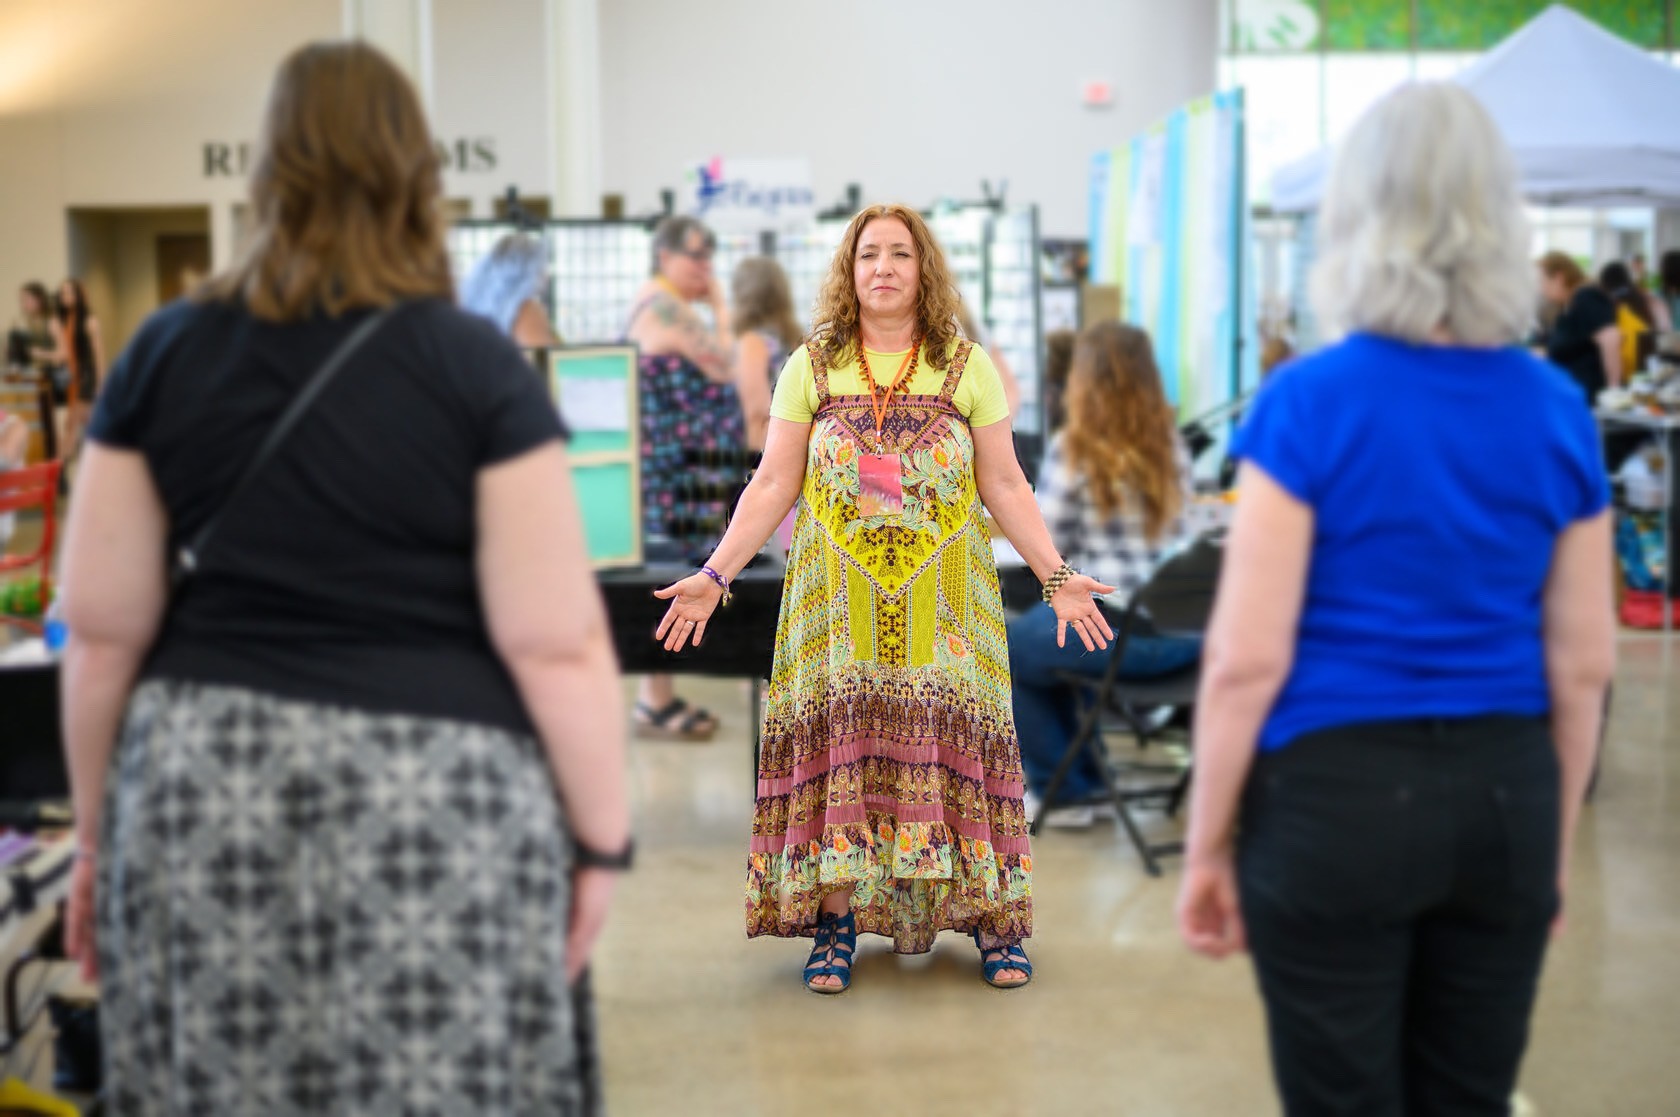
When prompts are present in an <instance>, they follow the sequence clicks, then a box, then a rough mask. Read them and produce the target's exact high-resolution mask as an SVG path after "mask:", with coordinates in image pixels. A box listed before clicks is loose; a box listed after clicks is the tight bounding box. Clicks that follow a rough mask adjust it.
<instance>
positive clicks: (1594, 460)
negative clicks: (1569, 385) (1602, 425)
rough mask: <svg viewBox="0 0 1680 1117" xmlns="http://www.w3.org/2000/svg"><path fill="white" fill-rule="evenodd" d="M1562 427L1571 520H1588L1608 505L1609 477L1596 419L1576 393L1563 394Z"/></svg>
mask: <svg viewBox="0 0 1680 1117" xmlns="http://www.w3.org/2000/svg"><path fill="white" fill-rule="evenodd" d="M1567 406H1568V407H1569V418H1568V423H1567V426H1566V428H1565V429H1566V431H1567V436H1566V437H1567V440H1568V454H1569V459H1568V460H1569V467H1570V487H1569V500H1570V504H1571V505H1572V506H1573V508H1572V511H1573V515H1572V516H1571V517H1570V518H1571V519H1572V520H1589V519H1591V518H1592V517H1594V516H1596V515H1598V514H1599V513H1600V512H1602V511H1604V509H1605V508H1607V507H1609V505H1610V478H1609V475H1608V474H1607V473H1606V471H1605V468H1604V443H1603V440H1602V436H1601V435H1600V434H1599V429H1598V421H1597V420H1596V419H1594V418H1593V413H1592V411H1591V410H1590V409H1589V408H1588V407H1587V406H1586V404H1585V402H1584V401H1583V400H1582V399H1581V397H1580V393H1578V392H1570V393H1569V394H1568V397H1567Z"/></svg>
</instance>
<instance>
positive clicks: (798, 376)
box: [770, 345, 822, 423]
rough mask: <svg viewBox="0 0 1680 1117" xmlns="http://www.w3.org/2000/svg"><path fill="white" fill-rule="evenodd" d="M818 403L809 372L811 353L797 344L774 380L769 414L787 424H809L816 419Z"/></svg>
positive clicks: (815, 389)
mask: <svg viewBox="0 0 1680 1117" xmlns="http://www.w3.org/2000/svg"><path fill="white" fill-rule="evenodd" d="M821 404H822V401H821V400H820V399H818V398H817V378H816V375H815V374H814V373H813V372H812V371H811V352H810V350H808V349H806V348H805V347H804V346H803V345H801V346H800V347H799V348H797V349H795V350H794V351H793V352H792V353H789V354H788V359H787V363H786V364H784V365H782V371H781V373H780V374H778V375H777V377H776V393H775V395H774V396H772V397H771V399H770V415H771V417H773V418H776V419H783V420H786V421H787V422H789V423H809V422H810V421H811V420H812V419H815V418H816V417H817V408H818V407H819V406H821Z"/></svg>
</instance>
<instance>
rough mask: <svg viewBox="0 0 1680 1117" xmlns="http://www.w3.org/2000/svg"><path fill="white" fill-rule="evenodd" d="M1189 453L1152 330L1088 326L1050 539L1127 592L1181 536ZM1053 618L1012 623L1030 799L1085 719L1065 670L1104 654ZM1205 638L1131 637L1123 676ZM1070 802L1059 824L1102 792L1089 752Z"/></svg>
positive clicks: (1077, 359) (1070, 782)
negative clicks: (1059, 635)
mask: <svg viewBox="0 0 1680 1117" xmlns="http://www.w3.org/2000/svg"><path fill="white" fill-rule="evenodd" d="M1189 495H1190V456H1189V453H1188V452H1187V451H1186V450H1185V447H1184V445H1183V443H1182V441H1181V440H1180V439H1179V437H1178V430H1177V426H1176V423H1175V421H1174V417H1173V411H1172V407H1171V406H1170V405H1169V404H1168V403H1167V399H1166V395H1165V393H1164V392H1163V391H1162V389H1161V373H1160V370H1159V369H1158V368H1157V367H1156V364H1155V352H1154V348H1153V346H1152V345H1151V344H1150V340H1149V335H1148V334H1146V333H1144V332H1143V331H1142V330H1139V329H1136V328H1134V327H1132V326H1126V325H1122V324H1121V323H1119V322H1102V323H1099V324H1097V325H1095V326H1089V327H1087V328H1086V329H1085V330H1084V331H1083V332H1081V333H1080V335H1079V337H1078V339H1077V340H1076V341H1075V342H1074V346H1073V363H1072V367H1071V368H1070V369H1069V372H1068V382H1067V425H1066V426H1065V427H1064V428H1063V429H1062V430H1061V431H1060V432H1059V433H1058V434H1057V435H1056V436H1055V437H1054V438H1052V439H1051V441H1050V445H1049V447H1048V448H1047V450H1046V451H1045V456H1044V466H1043V469H1042V470H1040V472H1039V478H1038V506H1039V510H1040V511H1041V512H1042V513H1043V514H1044V521H1045V523H1047V524H1049V525H1050V536H1051V538H1052V539H1054V540H1055V542H1056V546H1057V547H1059V548H1060V549H1061V551H1062V553H1063V554H1065V555H1067V556H1068V559H1069V561H1070V562H1073V563H1075V564H1077V565H1079V566H1081V567H1082V568H1083V569H1085V570H1089V571H1090V572H1091V575H1092V576H1093V577H1095V578H1097V579H1098V580H1100V581H1103V582H1106V583H1108V584H1110V585H1113V586H1117V587H1119V591H1120V594H1121V595H1125V594H1129V593H1130V592H1131V591H1132V590H1134V589H1136V588H1137V587H1138V586H1139V585H1141V584H1142V583H1143V582H1144V581H1145V580H1147V578H1148V577H1149V574H1150V571H1151V570H1152V569H1153V568H1154V566H1155V563H1156V562H1157V560H1158V559H1159V557H1160V554H1161V552H1162V551H1164V550H1166V549H1168V548H1170V547H1172V546H1173V545H1174V544H1176V543H1178V542H1179V541H1180V540H1182V539H1183V538H1184V535H1185V533H1186V530H1187V529H1186V527H1185V523H1184V516H1183V513H1184V506H1185V504H1186V503H1187V502H1188V500H1189ZM1050 619H1051V618H1049V617H1046V616H1044V615H1043V614H1042V613H1039V612H1037V611H1036V610H1035V611H1032V612H1028V613H1024V614H1022V615H1021V616H1019V617H1016V618H1015V619H1014V620H1012V621H1010V622H1009V675H1010V679H1011V680H1012V682H1013V683H1014V705H1015V727H1016V729H1017V730H1018V731H1019V733H1020V734H1021V760H1022V763H1023V765H1024V766H1025V768H1026V773H1027V787H1028V790H1029V792H1031V793H1032V797H1034V798H1036V797H1037V796H1039V795H1042V794H1043V792H1044V788H1045V786H1046V785H1047V784H1048V783H1049V782H1050V777H1051V775H1052V773H1054V772H1055V770H1056V765H1057V763H1058V762H1059V761H1060V760H1061V759H1062V755H1063V754H1064V753H1066V752H1067V747H1068V743H1069V742H1070V741H1071V740H1072V739H1073V734H1074V731H1075V729H1076V728H1077V715H1078V711H1077V709H1076V708H1075V704H1074V701H1073V696H1072V695H1071V694H1070V693H1069V691H1068V688H1067V687H1066V685H1065V684H1063V683H1061V682H1060V681H1059V680H1058V678H1057V676H1058V675H1059V674H1060V673H1061V672H1065V671H1077V672H1080V673H1082V674H1087V675H1090V676H1092V677H1099V676H1101V675H1102V673H1103V672H1104V670H1106V669H1107V667H1108V659H1107V657H1106V656H1098V655H1088V654H1086V653H1085V651H1084V649H1081V648H1076V647H1065V646H1061V645H1057V644H1053V643H1051V642H1050V641H1049V640H1046V639H1044V637H1045V636H1046V635H1047V634H1048V633H1049V630H1050V626H1049V622H1050ZM1200 648H1201V644H1200V641H1198V640H1193V639H1191V640H1185V639H1177V638H1171V637H1160V636H1139V635H1133V636H1131V637H1130V638H1128V639H1127V641H1126V648H1125V652H1124V655H1125V659H1124V660H1123V661H1122V663H1121V666H1120V672H1121V674H1122V675H1124V676H1126V677H1129V678H1146V677H1149V676H1152V675H1161V674H1165V673H1167V672H1170V671H1176V670H1179V669H1181V668H1182V667H1184V666H1185V665H1186V664H1188V663H1190V662H1191V661H1192V660H1194V659H1195V658H1196V656H1197V654H1198V653H1199V652H1200ZM1063 788H1064V790H1063V793H1062V795H1061V798H1062V799H1063V800H1064V801H1065V802H1067V803H1069V804H1070V805H1069V806H1066V807H1060V808H1056V809H1054V810H1052V811H1051V813H1050V814H1049V815H1047V816H1046V817H1045V820H1044V821H1045V823H1046V824H1048V825H1053V826H1088V825H1090V824H1091V822H1092V821H1093V819H1094V818H1095V813H1096V812H1095V808H1094V807H1093V806H1092V805H1091V804H1090V803H1088V802H1085V800H1090V799H1094V798H1097V797H1099V796H1104V795H1106V787H1105V785H1104V783H1103V777H1102V773H1100V772H1098V771H1097V770H1096V767H1095V765H1094V764H1093V763H1092V762H1091V761H1089V760H1085V761H1084V762H1083V764H1082V766H1081V767H1076V768H1074V769H1073V770H1072V771H1071V772H1070V773H1069V774H1068V777H1067V782H1066V783H1065V784H1064V785H1063Z"/></svg>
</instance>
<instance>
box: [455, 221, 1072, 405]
mask: <svg viewBox="0 0 1680 1117" xmlns="http://www.w3.org/2000/svg"><path fill="white" fill-rule="evenodd" d="M848 223H849V222H848V219H846V218H840V217H825V218H820V219H818V220H817V221H815V222H813V223H812V224H811V225H809V226H808V227H806V228H805V229H803V230H801V231H798V232H793V233H785V232H784V233H780V234H776V235H774V236H771V235H764V236H759V235H754V234H725V235H720V236H719V237H718V240H717V253H716V255H715V256H714V257H713V272H714V274H715V275H716V276H717V279H718V282H719V283H721V284H723V285H724V287H725V290H726V291H727V289H728V285H729V282H730V278H731V277H732V276H733V275H734V272H735V268H736V266H737V265H739V264H740V262H741V261H742V260H744V259H746V258H747V257H749V256H756V255H766V254H767V255H772V256H774V257H775V258H776V260H777V261H778V262H779V263H780V264H781V265H782V270H783V271H785V272H786V273H787V277H788V286H789V288H790V291H791V294H792V296H793V303H794V310H795V314H796V315H797V316H798V317H799V319H800V322H801V323H802V324H803V325H805V326H807V327H809V326H810V325H811V315H812V311H813V310H814V308H815V306H816V300H817V295H818V292H819V291H820V289H821V287H822V283H823V280H824V278H825V277H826V276H827V274H828V270H829V266H830V264H831V262H832V260H833V257H834V252H835V249H836V248H838V247H839V245H840V239H841V237H842V235H843V234H844V233H845V230H846V226H847V224H848ZM928 223H929V226H930V228H932V230H933V232H934V235H935V236H936V237H937V238H938V239H939V242H940V244H941V246H943V248H944V250H945V254H946V258H947V260H948V262H949V264H950V266H951V269H952V277H953V279H954V280H955V282H956V284H957V287H958V290H959V291H960V292H961V293H962V297H963V300H964V302H966V303H967V305H968V307H969V309H970V311H971V312H972V313H973V315H974V316H975V318H976V319H977V320H978V321H979V322H980V324H981V326H982V327H983V332H984V333H985V335H986V336H985V337H984V339H982V340H983V344H985V345H987V346H988V347H989V348H990V349H991V350H992V351H994V352H996V353H999V354H1001V355H1002V356H1003V357H1004V359H1005V360H1007V361H1008V362H1009V365H1010V367H1011V368H1012V369H1013V370H1014V373H1015V376H1016V379H1017V380H1018V382H1019V383H1020V386H1021V397H1022V400H1023V404H1022V407H1021V413H1020V414H1019V415H1018V416H1017V418H1016V422H1015V426H1016V428H1017V429H1020V430H1024V431H1038V430H1039V428H1040V426H1041V424H1042V421H1043V419H1042V415H1041V408H1040V399H1041V389H1040V371H1039V370H1040V367H1041V354H1042V348H1043V308H1042V290H1041V279H1040V276H1039V270H1038V263H1037V261H1038V255H1039V235H1038V211H1037V208H1036V207H1033V206H1021V207H1012V208H1002V209H1000V208H998V207H996V206H993V205H989V204H974V205H945V206H941V207H940V208H938V209H936V210H934V211H933V212H931V213H930V214H929V217H928ZM519 228H520V227H519V226H517V225H515V224H513V223H511V222H506V221H484V220H469V221H461V222H457V223H456V224H454V225H452V226H451V227H450V229H449V239H448V245H449V256H450V263H451V266H452V267H453V268H454V274H455V276H456V280H457V282H459V281H461V280H463V279H464V278H465V277H466V276H467V275H468V273H469V272H470V271H471V270H472V268H473V266H474V265H475V264H477V263H478V261H479V260H481V259H482V258H483V257H484V256H486V255H488V254H489V252H490V250H491V249H492V248H493V247H494V246H495V244H496V242H497V241H498V240H499V239H501V238H502V237H503V236H506V235H507V234H509V233H513V232H517V231H519ZM525 231H526V232H528V233H530V234H531V235H533V236H539V237H541V238H542V239H543V242H544V244H545V246H546V248H547V250H548V259H549V282H548V284H547V285H546V287H545V289H544V291H543V300H544V302H545V303H546V304H547V309H548V311H549V315H550V317H551V318H552V319H553V321H554V325H555V329H556V330H557V331H558V332H559V334H560V336H561V337H562V338H564V339H565V340H566V342H567V343H569V344H603V343H608V342H614V341H618V340H620V339H621V338H623V336H624V331H625V327H626V326H627V325H628V323H629V318H630V311H631V310H632V309H633V308H634V303H635V297H636V291H637V290H638V289H639V288H640V287H641V285H642V284H643V283H645V282H646V281H647V277H648V274H649V271H650V265H651V260H652V247H653V232H652V226H651V222H648V221H635V220H619V221H609V220H593V219H569V220H553V221H545V222H542V223H541V224H540V225H527V226H525ZM696 309H697V310H699V311H700V312H701V314H702V317H706V318H709V317H710V315H709V313H707V308H705V307H697V308H696Z"/></svg>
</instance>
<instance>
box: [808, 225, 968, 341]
mask: <svg viewBox="0 0 1680 1117" xmlns="http://www.w3.org/2000/svg"><path fill="white" fill-rule="evenodd" d="M882 217H896V218H898V219H899V220H900V221H902V222H904V224H905V227H906V228H908V229H909V230H910V239H911V240H912V241H914V242H915V245H916V263H917V265H918V266H919V268H920V271H921V277H920V280H919V282H918V283H917V292H916V329H917V332H919V333H920V334H921V335H922V342H923V344H924V345H926V347H927V359H928V363H929V364H930V365H932V366H933V367H934V368H937V369H941V370H944V369H947V368H949V367H950V362H951V350H952V349H953V348H954V347H955V344H956V340H957V311H958V308H960V307H961V306H962V296H961V295H959V294H958V293H957V285H956V283H955V282H953V281H952V279H951V269H950V268H949V266H947V265H946V263H945V250H944V249H943V248H940V247H939V241H938V240H936V239H935V238H934V235H933V230H931V229H929V228H928V226H927V222H926V221H923V220H922V215H921V214H919V213H917V212H916V211H915V210H913V209H910V208H908V207H906V206H899V205H879V206H870V207H869V208H868V209H866V210H864V211H863V212H862V213H859V214H858V215H857V216H856V217H854V218H852V223H851V224H850V225H847V226H846V233H845V235H844V236H843V237H841V238H840V247H839V248H837V249H835V250H834V261H833V263H831V264H830V265H829V268H828V276H827V278H825V279H824V280H823V285H822V291H821V293H819V294H818V295H817V305H816V307H815V309H814V311H813V314H812V318H813V321H814V325H813V326H812V327H811V339H812V340H813V341H816V342H817V343H818V344H819V345H821V347H822V351H823V354H824V356H826V357H827V358H828V363H829V364H830V365H833V366H835V367H839V366H840V365H843V364H845V363H847V362H848V361H850V360H853V359H854V358H856V356H857V346H858V336H859V335H858V329H859V326H858V321H859V315H860V309H861V308H860V306H859V304H858V297H857V284H856V282H855V281H854V280H853V278H852V268H853V266H854V265H855V264H856V263H857V256H858V242H859V241H861V240H862V239H863V230H864V227H865V226H867V225H868V224H869V223H870V222H871V221H874V220H876V219H877V218H882Z"/></svg>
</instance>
